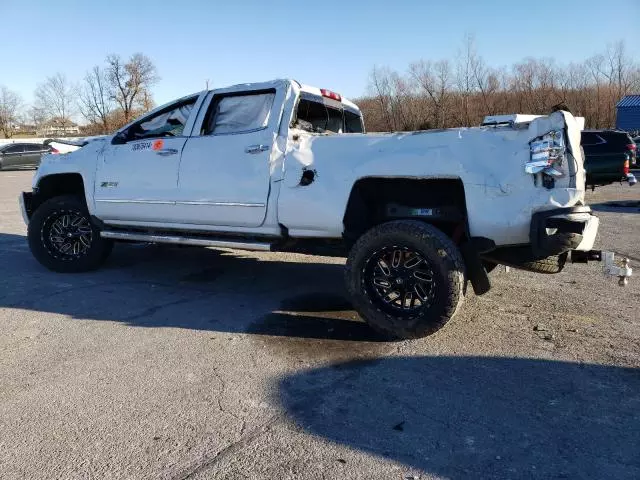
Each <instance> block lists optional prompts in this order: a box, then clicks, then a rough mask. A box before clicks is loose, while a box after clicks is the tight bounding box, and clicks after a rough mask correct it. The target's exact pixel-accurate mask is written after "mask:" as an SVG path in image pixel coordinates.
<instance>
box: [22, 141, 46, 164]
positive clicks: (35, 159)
mask: <svg viewBox="0 0 640 480" xmlns="http://www.w3.org/2000/svg"><path fill="white" fill-rule="evenodd" d="M44 152H45V147H44V146H43V145H38V144H36V143H30V144H26V145H25V146H24V155H23V165H24V166H29V167H37V166H38V165H40V157H41V156H42V154H43V153H44Z"/></svg>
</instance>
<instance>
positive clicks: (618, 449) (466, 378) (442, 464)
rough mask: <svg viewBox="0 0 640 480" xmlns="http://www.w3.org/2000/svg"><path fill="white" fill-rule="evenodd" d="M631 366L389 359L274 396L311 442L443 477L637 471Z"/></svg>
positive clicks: (637, 375) (313, 378) (301, 376)
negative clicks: (341, 447)
mask: <svg viewBox="0 0 640 480" xmlns="http://www.w3.org/2000/svg"><path fill="white" fill-rule="evenodd" d="M639 392H640V371H639V370H637V369H630V368H628V369H627V368H617V367H608V366H601V365H586V364H574V363H565V362H554V361H546V360H537V359H522V358H494V357H393V358H384V359H377V360H372V361H350V362H346V363H338V364H334V365H333V366H328V367H322V368H317V369H313V370H306V371H300V372H296V373H295V374H293V375H291V376H289V377H287V378H285V379H283V380H281V381H279V382H278V384H277V394H276V397H275V398H274V402H276V403H278V404H280V405H281V406H282V407H283V408H284V410H285V411H286V412H287V413H288V415H289V416H290V417H291V418H292V419H293V421H294V423H295V424H296V425H297V426H298V427H300V428H302V429H303V430H304V431H306V432H308V433H310V434H312V435H313V436H315V437H320V438H321V439H326V440H329V441H331V442H334V443H337V444H340V445H344V446H347V447H350V448H351V449H355V450H362V451H365V452H367V453H369V454H374V455H377V456H381V457H384V458H386V459H389V460H392V461H396V462H400V463H402V464H405V465H406V466H408V467H409V468H412V469H417V470H420V471H421V472H425V473H427V474H431V475H438V476H443V477H445V478H452V479H476V478H544V479H547V478H617V479H622V478H629V479H632V478H640V454H639V453H638V445H640V415H639V414H638V412H640V393H639Z"/></svg>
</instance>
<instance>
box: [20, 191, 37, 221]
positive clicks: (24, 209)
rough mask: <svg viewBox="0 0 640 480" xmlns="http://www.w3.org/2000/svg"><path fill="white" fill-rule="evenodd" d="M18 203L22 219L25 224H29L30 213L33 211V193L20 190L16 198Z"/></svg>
mask: <svg viewBox="0 0 640 480" xmlns="http://www.w3.org/2000/svg"><path fill="white" fill-rule="evenodd" d="M18 203H19V204H20V212H21V213H22V220H24V223H25V225H29V219H31V214H32V213H33V209H32V206H33V193H32V192H22V193H21V194H20V197H19V198H18Z"/></svg>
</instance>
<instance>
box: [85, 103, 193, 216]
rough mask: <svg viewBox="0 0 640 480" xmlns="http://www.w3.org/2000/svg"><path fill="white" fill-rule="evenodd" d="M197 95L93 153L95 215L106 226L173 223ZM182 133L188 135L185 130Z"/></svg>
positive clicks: (152, 116) (141, 122)
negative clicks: (95, 162) (96, 154)
mask: <svg viewBox="0 0 640 480" xmlns="http://www.w3.org/2000/svg"><path fill="white" fill-rule="evenodd" d="M197 100H198V96H197V95H196V96H192V97H188V98H183V99H181V100H179V101H177V102H174V103H172V104H170V105H168V106H166V107H163V108H161V109H159V110H157V111H155V112H152V113H150V114H149V115H147V116H145V117H143V118H141V119H140V120H138V121H136V122H135V123H133V124H131V125H130V126H128V127H127V128H125V129H124V130H122V131H120V132H118V133H117V134H116V135H115V137H114V138H113V140H112V141H111V143H110V144H107V145H106V146H105V148H104V150H103V151H102V152H101V153H100V154H99V158H98V166H97V171H96V182H95V190H94V199H95V212H96V215H97V216H98V218H100V219H102V220H104V221H109V220H116V221H118V220H119V221H129V222H140V223H141V222H168V221H172V220H174V218H173V217H174V216H175V211H174V209H173V207H174V206H175V199H176V194H177V183H178V168H179V166H180V155H181V153H182V149H183V147H184V145H185V142H186V141H187V137H186V136H184V135H183V131H184V129H185V126H187V125H188V124H189V122H191V125H193V120H194V119H191V120H190V118H191V117H192V114H193V116H194V117H195V113H193V111H194V105H195V104H196V101H197ZM187 131H188V130H187Z"/></svg>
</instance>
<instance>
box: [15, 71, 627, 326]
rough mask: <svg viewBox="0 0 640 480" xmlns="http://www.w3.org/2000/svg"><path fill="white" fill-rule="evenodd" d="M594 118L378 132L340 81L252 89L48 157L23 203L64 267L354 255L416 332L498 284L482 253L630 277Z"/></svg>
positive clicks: (196, 98) (365, 309) (36, 244)
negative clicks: (606, 247)
mask: <svg viewBox="0 0 640 480" xmlns="http://www.w3.org/2000/svg"><path fill="white" fill-rule="evenodd" d="M580 129H581V128H580V126H579V124H578V122H577V121H576V120H575V118H574V117H573V116H572V115H571V114H570V113H569V112H566V111H555V112H553V113H551V114H550V115H548V116H540V117H538V118H534V119H532V120H529V121H523V122H522V123H520V124H518V125H516V126H514V125H508V124H507V125H499V126H498V125H497V126H495V127H493V128H485V127H482V128H452V129H447V130H434V131H424V132H410V133H408V132H401V133H387V134H384V133H376V134H365V133H363V132H364V124H363V121H362V115H361V113H360V110H359V109H358V107H357V106H356V105H355V104H353V103H352V102H350V101H348V100H347V99H345V98H343V97H342V96H341V95H339V94H337V93H335V92H332V91H329V90H325V89H320V88H314V87H309V86H305V85H302V84H300V83H298V82H296V81H293V80H275V81H270V82H263V83H257V84H242V85H235V86H232V87H228V88H223V89H217V90H211V91H204V92H200V93H196V94H193V95H189V96H186V97H183V98H180V99H178V100H176V101H174V102H171V103H169V104H166V105H164V106H161V107H158V108H157V109H155V110H154V111H152V112H149V113H147V114H145V115H144V116H143V117H142V118H140V119H137V120H134V121H133V122H132V123H130V124H129V125H126V126H124V127H123V128H121V129H120V130H119V131H118V132H116V133H115V134H114V135H112V136H109V137H104V138H102V139H98V140H95V141H93V142H90V143H88V144H86V145H85V146H82V147H81V148H79V149H78V150H76V151H75V152H71V153H67V154H65V155H64V159H63V161H60V159H59V158H56V159H53V157H52V156H51V155H46V156H45V157H44V159H43V162H42V166H41V167H40V169H39V170H38V172H37V173H36V175H35V178H34V180H33V187H34V188H33V191H32V192H24V193H23V194H22V195H21V196H20V202H21V210H22V214H23V216H24V219H25V221H26V222H27V224H28V235H27V236H28V242H29V247H30V249H31V252H32V253H33V255H34V257H35V258H36V259H37V260H38V261H39V262H40V263H41V264H42V265H44V266H45V267H47V268H49V269H51V270H54V271H57V272H80V271H87V270H91V269H95V268H97V267H99V266H100V265H101V264H102V263H103V262H104V261H105V260H106V258H107V257H108V255H109V253H110V251H111V248H112V246H113V242H114V241H138V242H152V243H168V244H176V245H197V246H203V247H214V248H236V249H244V250H256V251H279V252H290V251H294V252H299V253H306V254H322V255H327V254H332V255H336V256H347V257H348V259H347V262H346V270H345V280H346V290H347V292H348V294H349V295H350V298H351V300H352V303H353V305H354V308H355V309H356V310H357V312H358V313H359V314H360V315H361V317H362V318H363V319H364V320H365V321H367V322H368V323H369V324H370V325H371V326H372V327H373V328H374V329H376V330H378V331H379V332H381V333H382V334H384V335H387V336H390V337H395V338H416V337H422V336H425V335H429V334H431V333H433V332H435V331H436V330H438V329H439V328H441V327H442V326H443V325H444V324H445V323H446V322H447V321H448V320H449V319H450V318H452V317H453V316H454V315H455V313H456V311H457V310H458V306H459V304H460V302H461V301H462V299H463V297H464V292H465V285H466V282H467V280H468V281H469V282H470V283H471V285H472V286H473V288H474V291H475V292H476V294H478V295H480V294H483V293H486V292H487V291H488V290H489V288H490V280H489V277H488V275H487V271H486V269H485V268H484V266H483V261H484V262H489V263H490V264H493V265H495V264H505V265H511V266H514V267H517V268H522V269H525V270H529V271H533V272H539V273H558V272H560V271H562V270H563V268H564V266H565V263H566V261H567V258H568V255H569V253H571V255H572V261H574V262H575V261H579V260H580V261H584V262H587V261H588V260H591V259H595V258H598V259H599V258H604V259H605V265H607V263H606V262H608V261H609V262H610V263H609V266H610V269H609V270H608V272H609V273H611V274H614V273H615V275H616V276H620V277H621V279H624V280H626V278H627V277H628V276H630V275H631V269H629V268H627V267H625V269H624V270H616V268H617V267H615V265H614V264H613V257H612V255H610V252H593V251H592V250H591V249H592V248H593V244H594V240H595V238H596V234H597V231H598V225H599V220H598V217H597V216H595V215H594V214H593V213H592V211H591V209H590V208H589V207H588V206H586V205H585V203H584V188H583V185H584V168H583V162H582V153H581V149H580ZM351 132H352V133H351ZM601 253H607V255H602V257H601V255H600V254H601ZM606 259H609V260H606Z"/></svg>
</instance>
